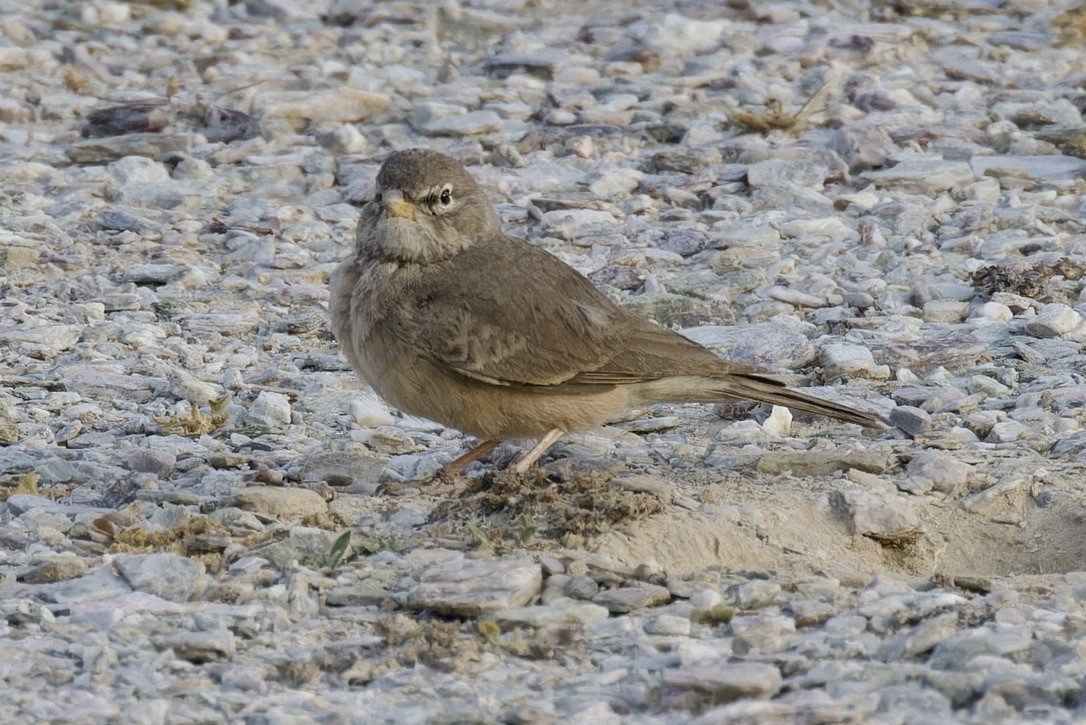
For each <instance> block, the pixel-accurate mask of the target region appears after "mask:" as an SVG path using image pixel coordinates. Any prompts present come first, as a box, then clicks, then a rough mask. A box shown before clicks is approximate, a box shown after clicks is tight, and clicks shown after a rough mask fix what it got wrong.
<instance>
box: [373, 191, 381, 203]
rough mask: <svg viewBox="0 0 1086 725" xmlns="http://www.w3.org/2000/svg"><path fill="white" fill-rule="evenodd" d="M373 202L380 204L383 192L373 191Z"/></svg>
mask: <svg viewBox="0 0 1086 725" xmlns="http://www.w3.org/2000/svg"><path fill="white" fill-rule="evenodd" d="M373 203H374V204H380V203H381V192H379V191H375V192H373Z"/></svg>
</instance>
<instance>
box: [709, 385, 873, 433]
mask: <svg viewBox="0 0 1086 725" xmlns="http://www.w3.org/2000/svg"><path fill="white" fill-rule="evenodd" d="M723 387H724V390H722V392H723V393H724V394H725V395H727V396H729V397H736V398H746V399H747V400H754V401H757V402H759V403H770V404H772V405H783V406H786V407H788V408H795V409H796V410H803V411H806V412H808V413H817V414H818V415H826V416H829V417H830V418H837V419H838V420H844V421H847V422H849V423H857V424H859V425H862V426H864V427H866V428H883V427H885V425H886V422H885V421H884V420H883V419H882V418H881V417H880V416H878V415H877V414H875V413H866V412H864V411H861V410H856V409H855V408H850V407H849V406H847V405H843V404H841V403H834V402H832V401H829V400H823V399H822V398H816V397H815V396H813V395H807V394H806V393H801V392H799V391H798V390H792V389H791V388H788V387H785V385H784V383H782V382H780V381H778V380H774V379H773V378H771V377H767V376H764V375H759V374H757V373H740V374H733V375H729V376H728V381H727V384H726V385H725V386H723Z"/></svg>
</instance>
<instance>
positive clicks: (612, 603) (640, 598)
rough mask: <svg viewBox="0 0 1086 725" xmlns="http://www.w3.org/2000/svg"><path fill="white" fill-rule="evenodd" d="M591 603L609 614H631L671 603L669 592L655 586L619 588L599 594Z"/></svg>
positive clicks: (664, 588)
mask: <svg viewBox="0 0 1086 725" xmlns="http://www.w3.org/2000/svg"><path fill="white" fill-rule="evenodd" d="M592 601H593V602H594V603H595V604H600V605H602V606H604V607H607V609H608V610H609V611H611V612H616V613H621V612H632V611H634V610H635V609H644V608H645V607H655V606H658V605H660V604H667V603H668V602H670V601H671V592H669V591H668V590H667V588H666V587H661V586H657V585H655V584H646V585H643V586H629V587H619V588H618V589H608V590H606V591H602V592H600V593H599V594H597V595H596V596H595V597H593V598H592Z"/></svg>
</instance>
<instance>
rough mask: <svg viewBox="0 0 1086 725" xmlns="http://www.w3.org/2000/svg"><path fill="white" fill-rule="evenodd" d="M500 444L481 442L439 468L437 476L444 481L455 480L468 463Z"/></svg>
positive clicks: (494, 441) (493, 441) (489, 441)
mask: <svg viewBox="0 0 1086 725" xmlns="http://www.w3.org/2000/svg"><path fill="white" fill-rule="evenodd" d="M500 442H501V441H497V440H487V441H483V442H482V443H480V444H479V445H477V446H475V447H474V448H472V449H471V450H469V451H468V452H467V453H465V454H464V455H462V456H460V457H459V458H457V459H455V460H452V461H449V462H448V463H446V464H445V465H444V466H442V467H441V470H439V471H438V472H437V475H438V476H440V477H442V478H444V479H446V480H452V479H454V478H456V477H457V476H459V475H460V472H461V471H463V470H464V469H465V468H467V467H468V464H469V463H471V462H472V461H474V460H477V459H479V458H481V457H483V456H485V455H486V454H487V453H490V452H491V451H492V450H494V448H495V447H497V445H498V444H499V443H500Z"/></svg>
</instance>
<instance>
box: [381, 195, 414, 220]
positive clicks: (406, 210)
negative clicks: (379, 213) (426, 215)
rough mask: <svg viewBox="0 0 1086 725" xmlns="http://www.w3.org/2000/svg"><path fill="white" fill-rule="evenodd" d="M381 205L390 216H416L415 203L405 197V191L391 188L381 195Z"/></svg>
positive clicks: (404, 217)
mask: <svg viewBox="0 0 1086 725" xmlns="http://www.w3.org/2000/svg"><path fill="white" fill-rule="evenodd" d="M381 206H383V207H384V208H385V213H386V214H388V215H389V216H390V217H400V218H402V219H414V218H415V205H414V204H412V203H411V202H409V201H408V200H407V199H404V198H403V192H402V191H399V190H396V189H391V190H389V191H386V192H385V193H384V194H382V195H381Z"/></svg>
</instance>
